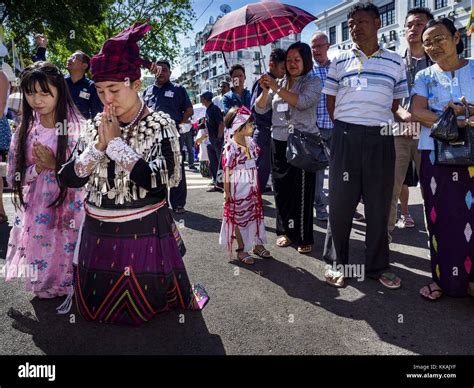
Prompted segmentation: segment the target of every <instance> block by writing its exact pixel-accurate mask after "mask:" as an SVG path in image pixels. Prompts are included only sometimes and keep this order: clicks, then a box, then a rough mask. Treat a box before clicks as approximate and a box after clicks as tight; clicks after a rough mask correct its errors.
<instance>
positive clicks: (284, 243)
mask: <svg viewBox="0 0 474 388" xmlns="http://www.w3.org/2000/svg"><path fill="white" fill-rule="evenodd" d="M276 245H277V246H278V247H280V248H286V247H289V246H290V245H291V240H290V239H289V238H288V237H286V236H280V237H278V238H277V240H276Z"/></svg>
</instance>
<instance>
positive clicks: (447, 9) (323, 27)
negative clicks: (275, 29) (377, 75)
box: [316, 0, 472, 58]
mask: <svg viewBox="0 0 474 388" xmlns="http://www.w3.org/2000/svg"><path fill="white" fill-rule="evenodd" d="M357 2H358V1H355V0H346V1H344V2H341V3H339V4H337V5H336V6H334V7H332V8H329V9H327V10H325V11H324V12H321V13H320V14H318V15H316V17H317V18H318V20H317V21H316V25H317V27H318V30H320V31H322V32H324V33H325V34H326V35H327V36H328V37H329V43H330V44H331V48H330V50H329V52H328V55H329V57H330V58H332V57H334V56H335V55H336V54H337V53H338V52H339V50H347V49H348V48H350V47H351V44H352V41H351V36H350V33H349V28H348V26H347V13H348V12H349V10H350V8H351V7H352V6H353V5H354V4H356V3H357ZM372 3H374V4H375V5H376V6H377V7H378V8H379V11H380V18H381V20H382V27H381V28H380V30H379V43H380V45H381V46H382V47H384V48H387V49H390V50H394V51H396V52H398V53H400V54H403V53H404V52H405V50H406V48H407V43H406V40H405V38H404V37H405V32H404V24H405V17H406V15H407V12H408V11H409V10H410V9H412V8H415V7H427V8H429V9H431V12H432V13H433V15H434V17H435V19H437V18H440V17H449V18H452V19H453V20H454V23H455V25H456V27H457V28H458V29H460V30H461V36H462V39H463V40H464V47H465V50H464V53H463V56H464V57H471V54H472V40H471V37H468V36H467V35H466V25H467V23H468V20H469V15H470V12H471V0H373V1H372Z"/></svg>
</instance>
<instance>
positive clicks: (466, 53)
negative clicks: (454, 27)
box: [459, 28, 471, 58]
mask: <svg viewBox="0 0 474 388" xmlns="http://www.w3.org/2000/svg"><path fill="white" fill-rule="evenodd" d="M459 33H460V34H461V39H462V41H463V43H464V51H463V52H462V53H461V57H462V58H469V57H470V56H471V37H470V36H467V34H466V29H465V28H463V29H461V30H459Z"/></svg>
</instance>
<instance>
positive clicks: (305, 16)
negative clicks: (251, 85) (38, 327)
mask: <svg viewBox="0 0 474 388" xmlns="http://www.w3.org/2000/svg"><path fill="white" fill-rule="evenodd" d="M314 20H316V17H315V16H313V15H311V14H309V13H308V12H306V11H304V10H302V9H301V8H298V7H295V6H293V5H288V4H283V3H280V2H277V1H267V2H261V3H255V4H248V5H246V6H244V7H242V8H240V9H238V10H235V11H233V12H230V13H228V14H227V15H225V16H224V17H222V18H221V19H219V20H218V21H217V22H216V24H214V26H213V27H212V30H211V33H210V35H209V38H208V39H207V41H206V44H205V45H204V48H203V51H235V50H239V49H243V48H247V47H253V46H262V45H263V46H265V45H267V44H268V43H271V42H273V41H275V40H277V39H280V38H283V37H285V36H288V35H290V34H296V33H299V32H301V30H302V29H303V28H304V27H305V26H306V25H307V24H308V23H310V22H312V21H314Z"/></svg>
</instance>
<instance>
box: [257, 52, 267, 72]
mask: <svg viewBox="0 0 474 388" xmlns="http://www.w3.org/2000/svg"><path fill="white" fill-rule="evenodd" d="M258 48H259V49H260V59H261V61H262V63H263V70H265V73H266V72H267V65H266V64H265V58H264V57H263V51H262V46H258Z"/></svg>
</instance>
